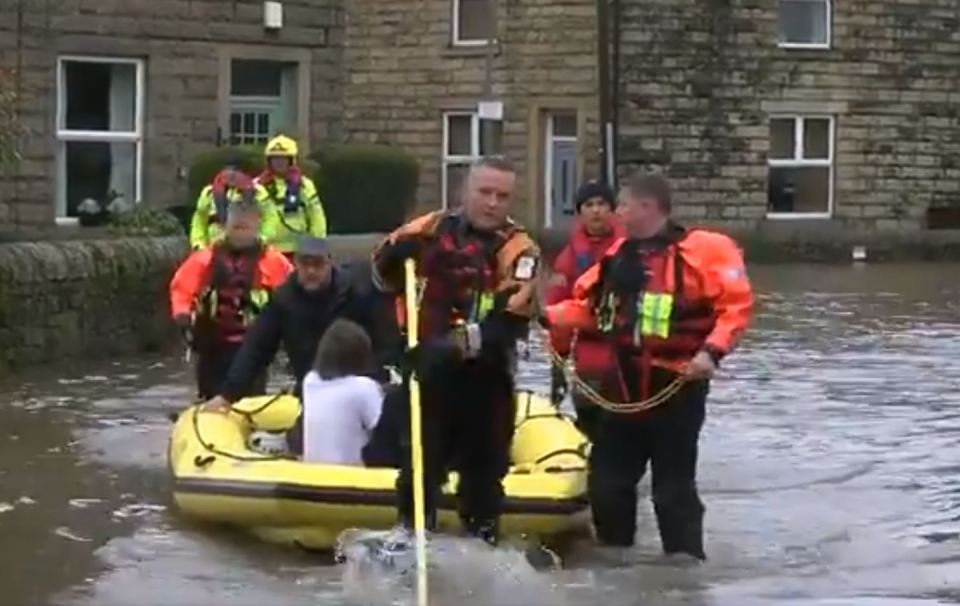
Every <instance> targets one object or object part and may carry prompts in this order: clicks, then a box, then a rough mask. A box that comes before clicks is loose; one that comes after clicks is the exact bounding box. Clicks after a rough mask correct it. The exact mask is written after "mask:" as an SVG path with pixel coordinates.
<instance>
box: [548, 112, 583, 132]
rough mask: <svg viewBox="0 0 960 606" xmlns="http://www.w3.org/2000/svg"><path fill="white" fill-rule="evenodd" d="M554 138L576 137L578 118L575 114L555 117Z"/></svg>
mask: <svg viewBox="0 0 960 606" xmlns="http://www.w3.org/2000/svg"><path fill="white" fill-rule="evenodd" d="M553 136H554V137H576V136H577V116H576V115H574V114H557V115H555V116H554V117H553Z"/></svg>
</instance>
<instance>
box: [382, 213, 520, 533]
mask: <svg viewBox="0 0 960 606" xmlns="http://www.w3.org/2000/svg"><path fill="white" fill-rule="evenodd" d="M408 257H412V258H415V259H416V260H417V267H418V274H419V277H420V280H419V282H420V284H421V285H422V295H421V298H420V317H419V327H420V335H419V337H420V342H421V343H422V345H421V347H420V348H419V355H418V356H417V357H418V361H417V362H416V363H415V366H416V368H417V374H418V375H419V377H420V380H421V385H422V392H421V393H422V415H423V425H422V427H423V447H424V466H425V474H424V475H425V495H426V511H427V520H428V524H429V525H430V526H431V527H432V526H433V525H435V523H436V509H437V507H438V506H440V503H439V502H438V501H439V498H440V488H441V486H442V485H443V484H444V482H445V480H446V475H447V474H446V472H447V471H448V470H449V469H450V468H456V469H457V470H458V471H459V472H460V475H459V477H460V483H459V490H458V492H459V497H460V503H459V511H460V516H461V520H462V521H463V522H464V525H465V527H466V530H467V531H468V532H470V533H471V534H474V535H476V536H480V537H482V538H484V539H486V540H488V541H495V540H496V534H497V529H498V521H499V516H500V513H501V507H502V500H503V486H502V480H503V477H504V476H505V475H506V472H507V469H508V467H509V463H510V460H509V459H510V445H511V441H512V438H513V427H514V419H515V405H514V395H513V392H514V389H513V386H514V382H513V363H514V360H513V352H514V346H515V343H516V339H517V338H518V337H520V336H521V335H522V334H523V332H524V331H525V330H526V329H527V326H528V323H529V320H530V318H531V317H532V316H533V314H534V309H533V304H532V291H533V287H534V279H535V277H536V271H537V269H538V263H539V251H538V250H537V248H536V246H535V244H534V243H533V241H532V240H531V239H530V238H529V237H528V236H527V235H526V233H525V232H524V230H522V229H521V228H519V227H518V226H516V225H513V224H509V225H507V226H505V227H504V228H503V229H501V230H499V231H496V232H483V231H478V230H476V229H474V228H473V227H472V226H471V225H470V224H469V223H468V221H467V220H466V218H465V217H464V216H463V215H461V214H456V213H448V212H434V213H430V214H428V215H425V216H422V217H420V218H417V219H415V220H413V221H411V222H410V223H408V224H406V225H404V226H402V227H400V228H399V229H398V230H397V231H396V232H394V233H392V234H390V236H388V237H387V239H386V240H385V241H384V242H383V243H382V244H381V245H380V246H379V247H378V248H377V250H375V251H374V256H373V260H374V277H375V281H376V282H378V283H379V285H380V286H381V288H383V289H384V290H388V291H391V292H394V293H403V284H404V277H403V261H404V260H405V258H408ZM398 305H399V307H398V312H400V311H401V310H403V309H405V307H404V301H403V297H402V296H400V297H399V298H398ZM398 319H399V320H400V321H401V326H405V324H406V322H405V314H404V313H398ZM461 324H462V325H464V326H465V325H472V328H473V330H474V333H475V334H479V335H480V343H481V346H480V348H479V351H478V352H477V353H476V355H475V356H472V357H471V356H465V355H464V354H463V352H462V350H461V349H459V348H455V347H451V346H450V345H449V343H450V342H451V341H450V333H451V331H452V330H454V329H455V327H458V325H461ZM459 330H461V332H463V328H462V327H461V328H460V329H459ZM402 409H403V410H404V411H405V414H407V415H408V414H409V403H407V404H404V405H403V406H402ZM402 425H403V427H402V431H403V434H404V435H406V436H407V437H406V438H405V439H403V443H404V450H405V456H404V457H403V461H402V466H401V471H400V475H399V477H398V481H397V492H398V510H399V511H398V513H399V517H400V521H401V522H402V523H406V524H408V525H409V523H410V522H411V521H412V513H413V504H412V494H413V485H412V484H413V478H412V470H411V468H410V439H409V433H408V429H409V417H407V418H406V419H403V420H402Z"/></svg>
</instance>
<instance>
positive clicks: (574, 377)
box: [541, 329, 686, 414]
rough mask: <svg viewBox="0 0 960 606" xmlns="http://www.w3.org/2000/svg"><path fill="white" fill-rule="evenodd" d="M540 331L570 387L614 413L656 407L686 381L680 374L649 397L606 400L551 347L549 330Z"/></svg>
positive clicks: (573, 344)
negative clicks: (644, 398)
mask: <svg viewBox="0 0 960 606" xmlns="http://www.w3.org/2000/svg"><path fill="white" fill-rule="evenodd" d="M541 331H542V332H543V337H544V343H545V344H546V349H547V354H548V355H549V356H550V361H551V363H552V364H553V365H554V366H556V367H557V368H559V369H561V370H562V371H563V374H564V378H565V379H566V381H567V384H568V385H569V386H570V388H571V389H576V390H577V391H578V392H580V393H581V394H583V396H584V397H585V398H586V399H587V401H589V402H590V403H591V404H594V405H596V406H599V407H600V408H603V409H604V410H606V411H608V412H612V413H615V414H635V413H638V412H643V411H646V410H650V409H653V408H656V407H657V406H660V405H661V404H663V403H664V402H666V401H668V400H669V399H670V398H672V397H673V396H675V395H676V394H677V393H678V392H679V391H680V389H681V388H682V387H683V384H684V383H685V382H686V381H685V379H684V378H683V376H682V375H678V376H677V378H675V379H674V380H673V381H671V382H670V384H669V385H667V386H666V387H664V388H663V389H661V390H660V391H659V392H657V393H656V394H654V395H653V396H651V397H650V398H648V399H646V400H642V401H639V402H614V401H613V400H608V399H607V398H605V397H603V396H602V395H600V394H599V393H598V392H597V390H595V389H594V388H593V387H591V386H590V385H589V384H588V383H587V382H586V381H584V380H583V379H582V378H580V375H578V374H577V370H576V367H575V365H574V363H573V362H572V361H568V360H566V359H564V357H563V356H561V355H560V354H558V353H557V351H556V350H555V349H554V348H553V343H551V341H550V334H549V332H547V331H546V330H543V329H541ZM577 335H578V333H577V332H576V331H574V333H573V339H571V341H570V352H571V356H572V355H573V351H574V349H575V348H576V345H577Z"/></svg>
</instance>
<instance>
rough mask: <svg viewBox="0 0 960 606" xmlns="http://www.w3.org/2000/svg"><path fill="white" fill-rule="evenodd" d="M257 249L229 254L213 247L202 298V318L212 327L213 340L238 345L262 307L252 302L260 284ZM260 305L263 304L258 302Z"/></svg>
mask: <svg viewBox="0 0 960 606" xmlns="http://www.w3.org/2000/svg"><path fill="white" fill-rule="evenodd" d="M262 252H263V251H262V249H261V247H260V246H255V247H253V248H251V249H250V250H245V251H242V252H232V251H230V250H228V249H227V248H226V247H225V246H222V245H218V246H215V247H214V250H213V259H212V262H211V264H210V278H209V280H208V282H207V284H208V286H207V290H206V291H205V292H204V294H203V295H202V297H201V302H202V303H201V305H202V311H203V316H206V319H207V320H209V321H210V322H211V323H212V328H213V330H214V334H213V335H212V336H214V338H216V339H217V340H218V341H226V342H229V343H238V342H240V341H242V340H243V336H244V335H245V334H246V332H247V328H248V324H249V322H250V318H251V317H252V316H253V315H255V314H256V313H258V312H259V309H255V308H258V307H260V306H261V305H260V304H258V303H257V302H254V301H253V300H252V298H251V295H252V294H253V292H254V290H255V289H256V288H257V284H258V283H259V279H258V274H259V269H258V266H259V261H260V256H261V254H262ZM260 303H262V302H260Z"/></svg>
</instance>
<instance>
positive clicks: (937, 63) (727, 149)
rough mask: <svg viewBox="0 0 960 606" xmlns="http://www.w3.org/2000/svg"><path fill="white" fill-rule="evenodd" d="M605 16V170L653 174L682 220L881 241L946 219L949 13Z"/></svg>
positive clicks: (673, 3) (749, 3) (794, 7)
mask: <svg viewBox="0 0 960 606" xmlns="http://www.w3.org/2000/svg"><path fill="white" fill-rule="evenodd" d="M620 6H621V7H622V8H621V11H622V12H621V14H620V15H619V16H618V17H619V19H620V20H621V27H622V34H621V39H620V44H619V49H620V55H621V58H620V64H621V65H622V66H623V67H622V69H621V70H620V71H621V73H620V74H619V75H618V78H617V80H618V81H619V83H620V90H621V96H620V99H621V101H620V106H619V108H618V133H619V150H618V164H619V165H620V168H621V169H622V170H626V169H628V168H630V167H642V168H650V169H656V168H664V169H665V170H666V171H667V172H668V174H669V175H671V176H672V177H673V178H674V180H675V183H676V186H677V189H678V194H677V202H678V204H677V206H678V208H679V211H680V212H681V213H682V214H684V215H686V216H687V217H690V218H692V219H695V220H703V221H708V222H717V223H724V224H728V225H731V226H739V227H744V228H750V229H754V228H757V227H761V228H772V229H787V230H792V229H795V228H797V227H800V226H803V228H805V229H806V230H808V231H819V232H821V233H840V232H848V233H850V232H863V231H872V232H884V231H892V230H896V231H903V230H917V229H922V228H925V227H926V226H927V224H928V221H927V218H928V213H930V214H931V215H932V214H934V213H936V212H937V211H936V209H938V208H944V207H950V206H953V207H955V208H956V207H957V206H958V205H960V122H958V118H960V66H958V64H957V62H956V57H957V56H960V36H958V35H957V32H958V28H960V12H958V9H957V4H956V2H954V1H953V0H918V1H915V2H902V1H897V0H844V1H843V2H838V1H831V0H780V1H779V2H777V1H775V0H724V1H721V2H703V1H702V0H620ZM615 18H616V17H615ZM930 209H933V210H930ZM791 219H793V220H792V221H791Z"/></svg>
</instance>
